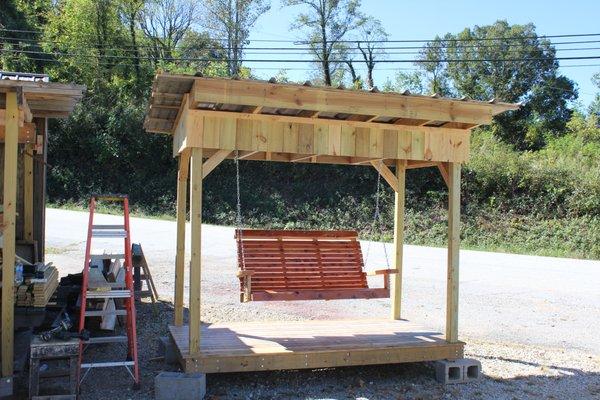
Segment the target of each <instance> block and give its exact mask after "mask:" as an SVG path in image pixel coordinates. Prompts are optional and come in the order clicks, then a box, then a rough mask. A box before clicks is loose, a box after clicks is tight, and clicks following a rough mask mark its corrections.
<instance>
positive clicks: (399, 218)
mask: <svg viewBox="0 0 600 400" xmlns="http://www.w3.org/2000/svg"><path fill="white" fill-rule="evenodd" d="M396 183H397V188H398V190H397V191H396V192H395V195H394V200H395V206H394V249H395V252H394V268H395V269H397V270H398V272H397V273H395V274H394V275H392V276H393V277H394V279H393V280H392V287H391V293H392V319H400V316H401V310H402V256H403V253H404V197H405V183H406V160H397V161H396Z"/></svg>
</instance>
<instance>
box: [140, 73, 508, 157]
mask: <svg viewBox="0 0 600 400" xmlns="http://www.w3.org/2000/svg"><path fill="white" fill-rule="evenodd" d="M518 108H519V105H517V104H509V103H502V102H497V101H489V102H483V101H473V100H467V99H450V98H442V97H439V96H436V95H434V96H424V95H412V94H409V93H402V94H401V93H379V92H373V91H371V92H368V91H358V90H343V89H334V88H329V87H313V86H310V85H298V84H281V83H276V82H273V81H269V82H263V81H255V80H231V79H221V78H204V77H196V76H191V75H170V74H158V75H157V76H156V77H155V80H154V84H153V90H152V97H151V99H150V105H149V110H148V113H147V116H146V120H145V124H144V125H145V128H146V130H147V131H148V132H156V133H167V134H172V135H173V136H174V138H173V141H174V155H177V154H178V153H179V152H181V151H184V150H185V149H186V148H189V147H201V148H203V149H205V151H204V154H205V155H206V156H211V155H214V154H217V153H220V154H225V152H227V151H229V153H228V154H227V155H226V156H225V157H231V156H232V155H231V153H232V152H233V151H234V150H238V151H241V152H242V157H245V158H248V159H258V160H273V161H292V162H325V163H342V164H348V163H351V164H363V163H364V164H366V165H368V164H369V163H370V162H371V161H373V160H384V162H390V163H392V162H393V161H394V160H409V161H410V160H412V161H423V162H449V161H450V162H462V161H466V160H467V158H468V153H469V135H470V130H471V129H472V128H474V127H476V126H479V125H484V124H489V123H490V122H491V121H492V119H493V117H494V116H495V115H498V114H501V113H503V112H506V111H510V110H516V109H518Z"/></svg>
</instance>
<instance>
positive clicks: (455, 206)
mask: <svg viewBox="0 0 600 400" xmlns="http://www.w3.org/2000/svg"><path fill="white" fill-rule="evenodd" d="M459 250H460V163H449V164H448V282H447V288H446V340H447V341H448V342H450V343H456V342H458V282H459Z"/></svg>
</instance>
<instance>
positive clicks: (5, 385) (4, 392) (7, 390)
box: [0, 376, 13, 398]
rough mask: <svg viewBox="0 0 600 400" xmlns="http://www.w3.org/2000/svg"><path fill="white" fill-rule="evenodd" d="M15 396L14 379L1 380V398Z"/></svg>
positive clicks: (5, 377)
mask: <svg viewBox="0 0 600 400" xmlns="http://www.w3.org/2000/svg"><path fill="white" fill-rule="evenodd" d="M12 395H13V377H12V376H4V377H2V378H0V398H4V397H10V396H12Z"/></svg>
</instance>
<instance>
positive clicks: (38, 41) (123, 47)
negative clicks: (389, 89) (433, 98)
mask: <svg viewBox="0 0 600 400" xmlns="http://www.w3.org/2000/svg"><path fill="white" fill-rule="evenodd" d="M0 40H3V41H7V42H8V41H12V42H15V43H14V44H20V43H21V42H27V43H35V44H42V43H45V44H52V45H57V46H70V45H72V42H62V41H57V40H50V39H27V38H15V37H8V36H0ZM207 40H212V41H215V39H211V38H208V39H207ZM359 42H360V41H348V43H357V44H358V43H359ZM360 43H364V42H360ZM373 43H375V42H373ZM381 43H384V42H381ZM593 43H600V40H579V41H563V42H551V43H550V45H552V46H559V45H569V44H593ZM506 45H507V47H509V48H511V47H526V46H528V45H529V44H528V43H512V44H511V43H507V44H506ZM79 46H80V47H85V48H89V49H103V50H105V51H109V50H112V51H123V52H135V51H139V50H141V49H150V50H157V49H158V50H160V46H155V45H148V44H146V45H144V44H140V45H136V46H133V45H126V44H124V45H121V46H119V47H109V46H113V45H112V44H108V43H106V44H102V43H100V44H94V45H88V46H81V45H79ZM292 46H296V47H291V46H288V47H252V46H248V47H244V48H243V50H244V51H249V50H268V51H284V52H287V51H298V50H300V51H307V52H311V51H313V50H314V48H312V47H297V44H292ZM497 47H498V45H497V44H494V45H487V44H469V45H453V46H452V47H450V46H449V45H446V44H444V43H441V45H440V46H438V48H440V49H449V48H451V49H479V48H497ZM177 48H181V46H178V47H177ZM202 49H203V50H214V51H225V50H232V49H233V48H232V47H228V46H215V45H211V46H205V47H203V48H202ZM370 49H372V50H373V51H386V50H423V46H376V47H375V46H374V47H371V48H370ZM555 50H557V51H559V50H561V49H559V48H555ZM352 51H356V52H358V51H360V50H359V49H356V48H354V49H352Z"/></svg>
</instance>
